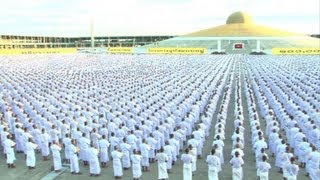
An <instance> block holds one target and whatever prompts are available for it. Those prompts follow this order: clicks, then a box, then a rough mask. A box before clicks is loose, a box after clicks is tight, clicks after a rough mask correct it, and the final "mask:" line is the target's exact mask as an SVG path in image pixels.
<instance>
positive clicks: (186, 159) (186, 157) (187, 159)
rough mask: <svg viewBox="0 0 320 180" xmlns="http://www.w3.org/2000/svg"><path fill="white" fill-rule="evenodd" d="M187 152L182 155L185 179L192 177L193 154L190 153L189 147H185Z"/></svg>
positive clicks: (189, 179)
mask: <svg viewBox="0 0 320 180" xmlns="http://www.w3.org/2000/svg"><path fill="white" fill-rule="evenodd" d="M184 152H185V154H182V155H181V160H182V162H183V180H191V179H192V159H193V157H192V155H191V154H189V148H186V149H185V151H184Z"/></svg>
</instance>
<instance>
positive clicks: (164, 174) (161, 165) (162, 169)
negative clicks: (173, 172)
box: [156, 147, 196, 180]
mask: <svg viewBox="0 0 320 180" xmlns="http://www.w3.org/2000/svg"><path fill="white" fill-rule="evenodd" d="M195 153H196V152H195ZM156 160H157V161H158V179H159V180H165V179H168V178H169V175H168V171H167V161H168V156H167V154H166V153H164V149H163V147H161V148H160V150H159V152H158V153H157V155H156Z"/></svg>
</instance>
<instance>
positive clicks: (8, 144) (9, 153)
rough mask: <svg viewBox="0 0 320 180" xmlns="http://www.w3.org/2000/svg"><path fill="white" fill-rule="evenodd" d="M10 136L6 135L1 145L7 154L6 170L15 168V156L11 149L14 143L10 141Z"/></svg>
mask: <svg viewBox="0 0 320 180" xmlns="http://www.w3.org/2000/svg"><path fill="white" fill-rule="evenodd" d="M11 138H12V137H11V135H10V134H9V135H7V139H6V140H4V142H3V145H4V148H5V152H6V153H7V154H6V155H7V165H8V168H15V167H16V166H15V165H14V161H15V160H16V156H15V154H14V150H13V147H14V146H15V145H16V143H15V142H13V141H12V140H11Z"/></svg>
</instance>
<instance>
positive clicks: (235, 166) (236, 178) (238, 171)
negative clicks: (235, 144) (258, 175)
mask: <svg viewBox="0 0 320 180" xmlns="http://www.w3.org/2000/svg"><path fill="white" fill-rule="evenodd" d="M230 164H231V166H232V180H242V178H243V172H242V166H243V164H244V161H243V159H242V158H241V157H240V154H239V152H235V156H234V157H233V158H232V159H231V160H230Z"/></svg>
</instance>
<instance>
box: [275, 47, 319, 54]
mask: <svg viewBox="0 0 320 180" xmlns="http://www.w3.org/2000/svg"><path fill="white" fill-rule="evenodd" d="M272 54H275V55H320V48H273V49H272Z"/></svg>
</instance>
